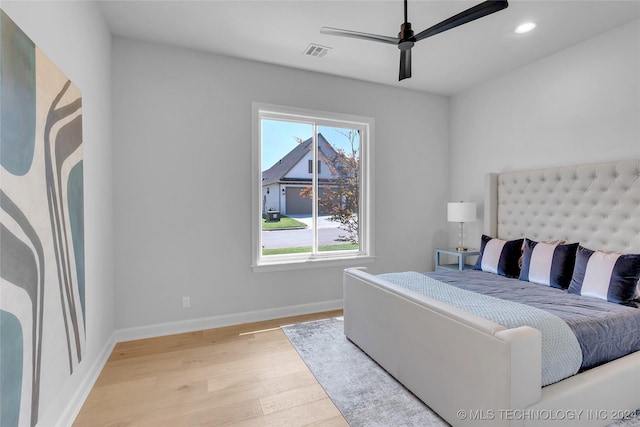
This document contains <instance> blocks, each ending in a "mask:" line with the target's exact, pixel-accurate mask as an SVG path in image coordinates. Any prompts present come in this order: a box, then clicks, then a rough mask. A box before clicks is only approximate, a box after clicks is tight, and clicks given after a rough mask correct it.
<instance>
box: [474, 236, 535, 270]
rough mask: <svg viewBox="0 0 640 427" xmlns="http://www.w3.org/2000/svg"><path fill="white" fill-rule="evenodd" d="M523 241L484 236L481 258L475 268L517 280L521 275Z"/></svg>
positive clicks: (481, 242)
mask: <svg viewBox="0 0 640 427" xmlns="http://www.w3.org/2000/svg"><path fill="white" fill-rule="evenodd" d="M523 240H524V239H517V240H501V239H495V238H491V237H489V236H485V235H484V234H483V235H482V240H481V241H480V256H478V261H476V265H475V267H474V268H475V269H476V270H482V271H487V272H489V273H496V274H499V275H501V276H506V277H511V278H517V277H518V275H519V274H520V267H519V266H518V260H519V259H520V255H522V242H523Z"/></svg>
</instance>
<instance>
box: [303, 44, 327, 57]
mask: <svg viewBox="0 0 640 427" xmlns="http://www.w3.org/2000/svg"><path fill="white" fill-rule="evenodd" d="M329 49H331V48H330V47H326V46H320V45H318V44H313V43H311V44H309V46H308V47H307V48H306V49H305V51H304V54H305V55H309V56H317V57H318V58H322V57H323V56H325V55H326V54H327V53H328V52H329Z"/></svg>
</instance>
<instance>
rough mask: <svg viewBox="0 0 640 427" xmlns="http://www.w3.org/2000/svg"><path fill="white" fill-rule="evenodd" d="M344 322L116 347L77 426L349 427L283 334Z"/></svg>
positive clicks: (212, 332) (274, 325) (244, 328)
mask: <svg viewBox="0 0 640 427" xmlns="http://www.w3.org/2000/svg"><path fill="white" fill-rule="evenodd" d="M341 315H342V311H340V310H339V311H331V312H325V313H317V314H312V315H305V316H296V317H288V318H284V319H277V320H270V321H265V322H258V323H249V324H244V325H238V326H230V327H225V328H218V329H208V330H204V331H198V332H192V333H185V334H178V335H170V336H165V337H158V338H150V339H143V340H136V341H128V342H123V343H118V344H117V345H116V346H115V348H114V350H113V352H112V354H111V356H110V357H109V360H108V361H107V363H106V365H105V366H104V368H103V370H102V372H101V373H100V376H99V377H98V379H97V381H96V383H95V385H94V387H93V389H92V390H91V393H90V394H89V397H88V398H87V400H86V401H85V403H84V405H83V407H82V409H81V411H80V413H79V414H78V416H77V418H76V420H75V422H74V424H73V426H74V427H84V426H90V427H97V426H104V427H107V426H108V427H124V426H167V427H169V426H170V427H179V426H278V427H281V426H293V427H298V426H317V427H319V426H326V427H328V426H347V427H348V424H347V422H346V421H345V420H344V418H343V417H342V415H341V414H340V412H339V411H338V409H337V408H336V407H335V406H334V405H333V403H332V402H331V400H330V399H329V398H328V396H327V395H326V393H325V392H324V390H323V389H322V387H320V385H319V384H318V382H317V381H316V379H315V378H314V376H313V375H312V374H311V372H310V371H309V370H308V368H307V367H306V365H305V364H304V362H303V361H302V359H301V358H300V356H298V353H297V352H296V350H295V348H294V347H293V346H292V345H291V343H290V342H289V340H288V339H287V337H286V336H285V335H284V332H282V330H281V329H280V326H281V325H286V324H291V323H296V322H304V321H309V320H315V319H321V318H326V317H333V316H341Z"/></svg>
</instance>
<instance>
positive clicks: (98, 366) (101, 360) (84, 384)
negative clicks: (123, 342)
mask: <svg viewBox="0 0 640 427" xmlns="http://www.w3.org/2000/svg"><path fill="white" fill-rule="evenodd" d="M115 346H116V338H115V332H114V333H113V334H111V337H110V338H109V339H108V340H107V342H106V344H105V345H104V347H103V348H102V351H101V352H100V354H99V355H98V357H97V358H96V360H95V361H94V362H93V365H91V367H90V368H89V370H88V372H87V374H86V375H85V377H84V378H83V379H82V381H81V382H80V385H79V386H78V389H77V390H76V392H75V393H73V395H72V396H71V398H70V399H69V403H68V404H67V405H66V406H65V408H64V409H63V410H62V411H61V413H60V417H59V418H58V422H57V423H55V425H56V426H71V425H72V424H73V422H74V421H75V419H76V417H77V416H78V414H79V413H80V410H81V409H82V405H84V402H85V401H86V400H87V397H88V396H89V393H90V392H91V389H92V388H93V385H94V384H95V383H96V381H97V379H98V376H100V373H101V372H102V369H103V368H104V365H106V364H107V360H109V356H111V353H112V352H113V349H114V347H115ZM41 421H42V420H39V422H38V425H40V424H41Z"/></svg>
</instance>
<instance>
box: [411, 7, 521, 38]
mask: <svg viewBox="0 0 640 427" xmlns="http://www.w3.org/2000/svg"><path fill="white" fill-rule="evenodd" d="M508 6H509V3H508V2H507V1H485V2H482V3H480V4H479V5H476V6H474V7H472V8H470V9H467V10H465V11H464V12H460V13H459V14H457V15H455V16H452V17H451V18H449V19H445V20H444V21H442V22H440V23H439V24H436V25H434V26H433V27H430V28H427V29H426V30H424V31H422V32H420V33H418V34H416V35H415V40H416V41H419V40H422V39H426V38H427V37H431V36H435V35H436V34H439V33H441V32H443V31H447V30H450V29H452V28H455V27H458V26H460V25H462V24H466V23H468V22H471V21H475V20H476V19H478V18H482V17H484V16H487V15H491V14H492V13H495V12H498V11H501V10H502V9H506V8H507V7H508Z"/></svg>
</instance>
